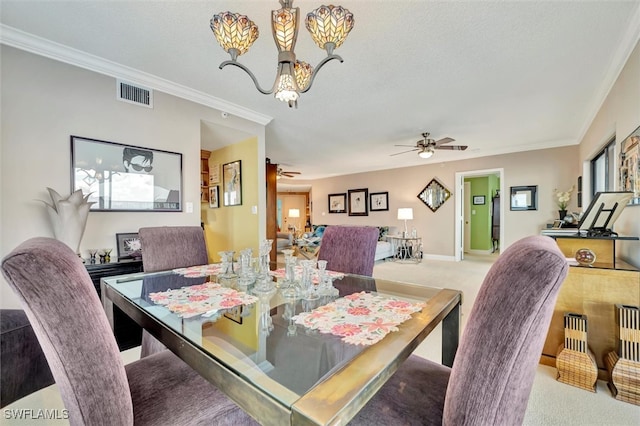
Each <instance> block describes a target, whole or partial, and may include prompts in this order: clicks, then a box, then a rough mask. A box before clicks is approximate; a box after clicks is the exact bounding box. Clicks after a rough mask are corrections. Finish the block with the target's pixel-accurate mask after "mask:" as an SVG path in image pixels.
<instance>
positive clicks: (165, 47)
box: [0, 0, 640, 179]
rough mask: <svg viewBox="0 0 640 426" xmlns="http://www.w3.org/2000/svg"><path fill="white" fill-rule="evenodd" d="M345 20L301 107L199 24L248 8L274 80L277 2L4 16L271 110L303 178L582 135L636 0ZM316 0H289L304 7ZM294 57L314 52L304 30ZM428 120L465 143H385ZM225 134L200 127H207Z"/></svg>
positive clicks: (505, 5)
mask: <svg viewBox="0 0 640 426" xmlns="http://www.w3.org/2000/svg"><path fill="white" fill-rule="evenodd" d="M336 3H338V4H341V5H342V6H344V7H346V8H348V9H349V10H350V11H351V12H352V13H353V14H354V16H355V28H354V30H353V31H352V32H351V34H350V35H349V37H348V39H347V40H346V42H345V44H344V45H343V46H342V47H340V48H339V49H337V50H336V53H337V54H339V55H341V56H342V57H343V58H344V63H342V64H340V63H338V62H337V61H333V62H330V63H328V64H327V65H326V66H325V67H324V68H323V69H322V70H321V71H320V73H319V74H318V77H317V78H316V80H315V82H314V85H313V87H312V88H311V90H310V91H309V92H307V93H306V94H302V96H301V98H300V100H299V101H298V103H299V107H298V109H290V108H288V107H287V106H286V104H284V103H281V102H279V101H277V100H275V99H274V98H273V97H272V96H269V95H262V94H260V93H259V92H258V91H257V90H256V89H255V88H254V86H253V83H252V82H251V80H250V78H249V77H248V76H247V75H246V74H244V73H243V72H242V71H241V70H239V69H237V68H234V67H227V68H225V69H223V70H219V69H218V65H219V64H220V63H221V62H222V61H224V60H226V59H228V55H227V54H226V53H225V52H224V51H223V50H222V49H221V48H220V47H219V46H218V44H217V42H216V41H215V39H214V38H213V35H212V33H211V30H210V29H209V20H210V18H211V16H212V15H213V13H217V12H220V11H226V10H231V11H234V12H241V13H244V14H247V15H248V16H249V17H250V18H251V19H252V20H253V21H255V22H256V24H257V25H258V26H259V28H260V31H261V37H260V38H259V39H258V41H257V42H256V43H255V44H254V46H253V47H252V48H251V49H250V50H249V52H248V53H247V54H246V55H244V56H241V57H240V62H242V63H244V64H245V65H247V66H248V67H249V68H250V69H251V70H252V71H253V72H254V73H255V75H256V77H257V79H258V81H259V82H260V84H261V85H262V86H263V87H271V85H272V83H273V79H274V76H275V68H276V58H277V52H276V48H275V46H274V43H273V39H272V37H271V34H270V27H269V25H270V24H269V16H270V10H271V9H277V8H278V7H279V3H278V2H277V1H276V0H272V1H265V0H262V1H236V0H226V1H191V2H190V1H118V2H116V1H70V2H63V1H55V0H54V1H4V0H2V2H1V6H2V7H1V10H0V13H1V22H2V24H4V25H6V26H10V27H13V28H16V29H19V30H22V31H25V32H27V33H30V34H33V35H37V36H39V37H43V38H45V39H49V40H52V41H55V42H57V43H60V44H63V45H65V46H69V47H72V48H75V49H78V50H80V51H83V52H87V53H90V54H92V55H96V56H99V57H102V58H105V59H108V60H110V61H113V62H115V63H118V64H121V65H125V66H128V67H131V68H133V69H136V70H139V71H142V72H145V73H149V74H151V75H154V76H157V77H160V78H162V79H166V80H168V81H171V82H174V83H176V84H179V85H182V86H185V87H189V88H192V89H195V90H198V91H200V92H203V93H206V94H208V95H211V96H215V97H217V98H220V99H223V100H224V101H226V102H230V103H232V104H236V105H241V106H243V107H245V108H248V109H250V110H252V111H255V112H257V113H260V114H264V115H266V116H269V117H272V118H273V120H272V121H271V122H270V123H269V124H268V125H267V129H266V142H267V146H266V152H267V156H268V157H270V158H271V160H272V162H274V163H280V164H284V165H285V168H286V169H287V170H298V171H301V172H302V173H303V174H302V175H301V176H300V177H299V178H298V179H313V178H319V177H325V176H332V175H342V174H347V173H355V172H361V171H369V170H379V169H387V168H397V167H405V166H413V165H418V164H424V163H429V162H442V161H451V160H457V159H463V158H470V157H478V156H486V155H493V154H498V153H506V152H515V151H523V150H530V149H537V148H548V147H554V146H563V145H571V144H576V143H578V142H579V140H580V138H581V136H582V135H583V134H584V132H585V131H586V126H587V125H588V124H589V123H590V121H591V119H592V118H593V116H594V114H595V112H596V111H597V109H598V108H599V107H600V104H601V102H602V101H603V99H604V97H605V96H606V94H607V91H608V90H609V89H610V87H611V84H612V83H613V81H614V80H615V78H616V77H617V74H618V72H619V71H620V69H621V66H622V65H623V64H624V62H625V61H626V59H627V57H628V55H629V53H630V52H631V49H632V48H633V46H635V44H636V43H637V41H638V38H639V34H640V30H639V28H640V18H639V16H640V1H613V0H607V1H542V2H539V1H467V2H460V1H438V2H432V1H390V0H386V1H371V0H367V1H363V0H362V1H358V0H355V1H354V0H351V1H340V2H336ZM320 4H321V3H320V2H319V1H317V0H316V1H309V0H297V1H295V2H294V6H297V7H299V8H300V9H301V14H302V16H303V17H304V16H305V14H306V13H307V12H309V11H310V10H312V9H314V8H315V7H317V6H319V5H320ZM296 54H297V56H298V59H302V60H305V61H307V62H309V63H311V64H312V65H315V64H317V63H318V62H319V61H320V60H321V59H322V58H323V56H324V55H323V51H321V50H320V49H319V48H317V47H316V46H315V44H313V42H312V41H311V38H310V37H309V35H308V33H307V31H306V29H305V28H304V26H303V27H302V28H301V29H300V31H299V37H298V44H297V48H296ZM423 131H429V132H431V135H432V137H433V138H435V139H439V138H442V137H445V136H450V137H452V138H454V139H456V142H454V143H455V144H458V143H459V144H464V145H468V146H469V149H468V150H467V151H464V152H460V151H455V152H448V151H436V154H435V155H434V156H433V157H432V158H431V159H429V160H423V159H420V158H418V156H417V155H416V154H415V153H408V154H403V155H398V156H393V157H391V156H390V154H393V153H396V152H399V151H402V148H398V147H395V146H394V144H413V143H415V142H416V141H417V140H418V139H420V133H421V132H423ZM223 133H224V129H221V128H218V129H216V128H215V126H213V127H210V126H209V127H207V126H205V127H203V134H207V135H214V136H215V135H217V137H219V138H220V139H221V140H222V139H223V138H224V137H223V136H222V134H223Z"/></svg>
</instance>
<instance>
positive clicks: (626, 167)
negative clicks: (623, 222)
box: [618, 127, 640, 206]
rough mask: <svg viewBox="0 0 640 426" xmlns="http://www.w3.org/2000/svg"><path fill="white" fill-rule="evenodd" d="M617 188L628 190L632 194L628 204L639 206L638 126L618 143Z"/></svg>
mask: <svg viewBox="0 0 640 426" xmlns="http://www.w3.org/2000/svg"><path fill="white" fill-rule="evenodd" d="M619 157H620V159H619V161H620V163H619V164H620V166H619V167H620V169H619V170H620V172H619V176H618V179H619V184H618V187H619V190H620V191H630V192H632V193H633V196H632V197H631V199H630V200H629V202H628V204H627V205H629V206H640V187H639V185H638V181H639V180H638V176H640V127H638V128H637V129H635V130H634V131H633V132H632V133H631V134H630V135H629V136H627V137H626V138H625V139H624V140H623V141H622V142H621V143H620V156H619Z"/></svg>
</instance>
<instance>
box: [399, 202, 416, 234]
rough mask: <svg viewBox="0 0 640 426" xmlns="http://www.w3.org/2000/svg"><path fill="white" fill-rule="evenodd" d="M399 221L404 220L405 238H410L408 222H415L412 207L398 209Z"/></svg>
mask: <svg viewBox="0 0 640 426" xmlns="http://www.w3.org/2000/svg"><path fill="white" fill-rule="evenodd" d="M398 220H404V234H403V237H408V236H409V231H408V230H407V220H413V209H412V208H411V207H409V208H403V209H398Z"/></svg>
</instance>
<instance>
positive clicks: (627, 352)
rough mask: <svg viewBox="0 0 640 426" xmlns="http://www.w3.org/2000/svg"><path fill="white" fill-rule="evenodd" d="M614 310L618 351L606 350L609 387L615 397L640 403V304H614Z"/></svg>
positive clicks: (605, 360)
mask: <svg viewBox="0 0 640 426" xmlns="http://www.w3.org/2000/svg"><path fill="white" fill-rule="evenodd" d="M616 310H617V314H618V315H617V321H618V325H619V335H618V351H617V352H616V351H612V352H609V353H608V354H607V355H606V356H605V359H604V363H605V365H606V367H607V371H608V372H609V389H610V390H611V393H612V394H613V396H614V397H615V398H616V399H619V400H620V401H625V402H630V403H631V404H635V405H640V308H639V307H638V306H626V305H616Z"/></svg>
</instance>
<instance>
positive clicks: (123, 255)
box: [116, 232, 142, 261]
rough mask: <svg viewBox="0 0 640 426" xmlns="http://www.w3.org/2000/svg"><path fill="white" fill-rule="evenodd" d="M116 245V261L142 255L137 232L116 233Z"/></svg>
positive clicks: (136, 257)
mask: <svg viewBox="0 0 640 426" xmlns="http://www.w3.org/2000/svg"><path fill="white" fill-rule="evenodd" d="M116 246H117V247H118V261H121V260H126V259H138V258H140V257H141V256H142V245H141V244H140V237H139V236H138V233H137V232H127V233H121V234H116Z"/></svg>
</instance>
